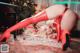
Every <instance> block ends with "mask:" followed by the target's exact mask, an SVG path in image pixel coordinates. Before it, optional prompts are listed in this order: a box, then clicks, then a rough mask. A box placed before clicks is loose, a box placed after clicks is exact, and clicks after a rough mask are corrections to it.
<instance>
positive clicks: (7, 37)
mask: <svg viewBox="0 0 80 53" xmlns="http://www.w3.org/2000/svg"><path fill="white" fill-rule="evenodd" d="M9 38H10V32H9V31H5V32H4V33H3V34H2V36H1V37H0V41H1V42H4V41H6V40H8V39H9Z"/></svg>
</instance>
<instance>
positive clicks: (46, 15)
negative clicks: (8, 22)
mask: <svg viewBox="0 0 80 53" xmlns="http://www.w3.org/2000/svg"><path fill="white" fill-rule="evenodd" d="M52 19H54V20H55V21H56V23H57V32H58V35H57V40H58V41H61V42H62V44H63V45H62V46H64V45H65V43H66V34H68V35H69V34H70V31H71V30H72V28H73V27H74V25H75V22H76V15H75V13H74V12H73V11H72V10H70V9H68V8H67V7H66V6H64V5H53V6H50V7H48V8H47V9H45V10H43V11H41V12H40V13H38V14H36V15H34V16H32V17H30V18H26V19H24V20H22V21H21V22H19V23H17V24H16V25H14V26H12V27H10V28H8V29H7V30H6V31H5V32H4V33H3V36H2V37H1V39H0V41H2V40H3V39H4V38H6V39H8V38H9V37H10V33H11V32H13V31H15V30H17V29H20V28H23V27H26V26H28V25H29V24H33V23H37V22H40V21H46V20H52Z"/></svg>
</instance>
